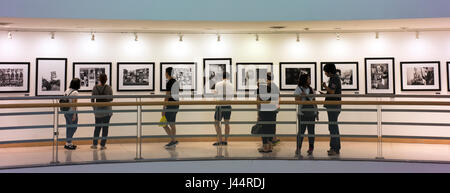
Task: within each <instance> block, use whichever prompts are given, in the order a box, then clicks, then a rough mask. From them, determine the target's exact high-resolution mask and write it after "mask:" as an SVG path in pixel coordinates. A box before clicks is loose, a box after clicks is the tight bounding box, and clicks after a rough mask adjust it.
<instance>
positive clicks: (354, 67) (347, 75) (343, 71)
mask: <svg viewBox="0 0 450 193" xmlns="http://www.w3.org/2000/svg"><path fill="white" fill-rule="evenodd" d="M326 63H333V64H334V65H335V66H336V70H337V72H336V74H338V75H339V77H340V78H341V85H342V90H355V91H357V90H359V82H358V79H359V75H358V62H322V63H320V71H321V72H322V73H321V74H322V82H325V83H327V84H328V80H329V78H328V77H327V76H326V75H325V72H324V71H323V67H324V66H325V64H326ZM322 82H321V83H320V85H321V86H320V87H321V89H322V90H325V88H324V87H323V86H322Z"/></svg>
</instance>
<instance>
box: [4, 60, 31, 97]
mask: <svg viewBox="0 0 450 193" xmlns="http://www.w3.org/2000/svg"><path fill="white" fill-rule="evenodd" d="M20 92H25V93H27V92H30V63H29V62H0V93H20Z"/></svg>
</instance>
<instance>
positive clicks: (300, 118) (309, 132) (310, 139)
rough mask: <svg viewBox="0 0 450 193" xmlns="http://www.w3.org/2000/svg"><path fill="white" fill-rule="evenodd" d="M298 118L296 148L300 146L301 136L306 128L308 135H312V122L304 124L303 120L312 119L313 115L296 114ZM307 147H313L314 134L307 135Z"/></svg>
mask: <svg viewBox="0 0 450 193" xmlns="http://www.w3.org/2000/svg"><path fill="white" fill-rule="evenodd" d="M297 118H298V128H299V133H298V134H297V147H298V149H301V148H302V142H303V136H301V135H304V134H305V131H306V128H308V135H314V134H315V132H314V127H315V125H314V124H304V123H302V122H303V121H308V122H309V121H314V118H315V116H304V115H297ZM308 143H309V148H314V136H310V137H308Z"/></svg>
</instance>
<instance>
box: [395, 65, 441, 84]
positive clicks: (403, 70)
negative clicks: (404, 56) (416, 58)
mask: <svg viewBox="0 0 450 193" xmlns="http://www.w3.org/2000/svg"><path fill="white" fill-rule="evenodd" d="M440 72H441V68H440V62H439V61H423V62H400V75H401V81H402V91H440V90H441V76H440V74H441V73H440Z"/></svg>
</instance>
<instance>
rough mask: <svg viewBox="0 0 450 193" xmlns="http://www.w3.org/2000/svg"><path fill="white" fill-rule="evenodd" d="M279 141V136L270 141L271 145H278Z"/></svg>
mask: <svg viewBox="0 0 450 193" xmlns="http://www.w3.org/2000/svg"><path fill="white" fill-rule="evenodd" d="M280 141H281V140H280V139H279V138H277V139H276V140H275V141H272V145H273V146H276V145H278V144H279V143H280Z"/></svg>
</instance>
